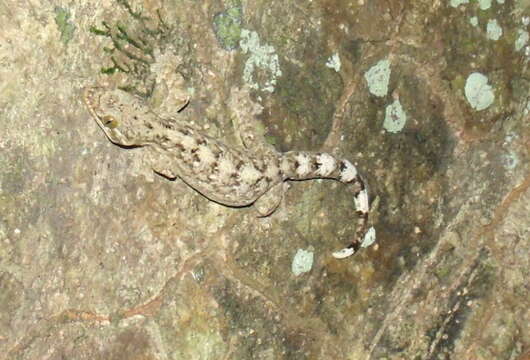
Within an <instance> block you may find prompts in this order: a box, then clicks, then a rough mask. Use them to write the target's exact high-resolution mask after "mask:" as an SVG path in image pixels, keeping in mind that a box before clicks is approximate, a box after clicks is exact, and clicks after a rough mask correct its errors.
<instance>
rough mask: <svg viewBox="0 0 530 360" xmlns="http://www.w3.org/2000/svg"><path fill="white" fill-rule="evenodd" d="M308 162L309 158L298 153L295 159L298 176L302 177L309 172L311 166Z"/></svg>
mask: <svg viewBox="0 0 530 360" xmlns="http://www.w3.org/2000/svg"><path fill="white" fill-rule="evenodd" d="M309 160H310V159H309V156H308V155H306V154H304V153H300V154H299V155H298V156H297V157H296V161H298V167H297V168H296V173H297V174H298V175H300V176H304V175H307V174H309V173H310V172H311V164H310V161H309Z"/></svg>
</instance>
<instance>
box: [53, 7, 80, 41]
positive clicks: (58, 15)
mask: <svg viewBox="0 0 530 360" xmlns="http://www.w3.org/2000/svg"><path fill="white" fill-rule="evenodd" d="M54 11H55V24H57V27H58V28H59V32H60V33H61V42H62V43H63V44H65V45H66V44H68V43H69V42H70V40H72V38H73V37H74V31H75V26H74V25H73V24H72V23H71V22H70V21H69V20H70V16H71V15H70V11H69V10H68V9H65V8H62V7H59V6H56V7H55V9H54Z"/></svg>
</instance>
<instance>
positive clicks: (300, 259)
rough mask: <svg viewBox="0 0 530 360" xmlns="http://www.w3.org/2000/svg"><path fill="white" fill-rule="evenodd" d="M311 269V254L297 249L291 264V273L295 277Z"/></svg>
mask: <svg viewBox="0 0 530 360" xmlns="http://www.w3.org/2000/svg"><path fill="white" fill-rule="evenodd" d="M312 267H313V252H312V251H306V250H303V249H298V250H297V251H296V254H295V255H294V258H293V262H292V264H291V271H292V272H293V274H294V275H295V276H298V275H300V274H303V273H306V272H308V271H310V270H311V268H312Z"/></svg>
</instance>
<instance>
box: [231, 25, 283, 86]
mask: <svg viewBox="0 0 530 360" xmlns="http://www.w3.org/2000/svg"><path fill="white" fill-rule="evenodd" d="M239 46H240V47H241V50H242V51H243V53H244V54H249V55H250V56H249V57H248V59H247V61H246V62H245V68H244V70H243V79H244V80H245V82H246V83H247V84H248V85H249V86H250V87H251V88H252V89H261V90H263V91H268V92H273V91H274V88H275V86H276V80H277V78H278V77H280V76H281V75H282V71H281V70H280V62H279V60H278V55H277V54H276V53H275V50H274V47H272V46H270V45H261V44H260V40H259V36H258V34H257V33H256V32H255V31H249V30H246V29H243V30H241V40H240V41H239ZM258 69H262V70H265V71H268V72H269V73H270V76H269V78H268V79H267V80H265V81H264V83H262V84H258V83H257V81H255V80H254V76H253V74H254V72H256V70H258Z"/></svg>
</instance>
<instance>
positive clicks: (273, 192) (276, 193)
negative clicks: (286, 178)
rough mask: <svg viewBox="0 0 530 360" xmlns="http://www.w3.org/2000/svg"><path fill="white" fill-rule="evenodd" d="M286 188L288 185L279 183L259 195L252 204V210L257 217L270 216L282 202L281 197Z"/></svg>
mask: <svg viewBox="0 0 530 360" xmlns="http://www.w3.org/2000/svg"><path fill="white" fill-rule="evenodd" d="M288 187H289V185H288V184H287V183H285V182H281V183H279V184H277V185H274V186H273V187H272V188H270V189H269V191H267V192H266V193H265V194H263V195H261V196H260V197H259V198H258V200H256V202H255V203H254V209H256V211H257V212H258V214H259V215H258V217H266V216H269V215H270V214H272V213H273V212H274V211H275V210H276V209H277V208H278V206H279V205H280V203H281V202H282V199H283V195H284V194H285V191H287V188H288Z"/></svg>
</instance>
